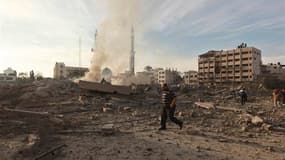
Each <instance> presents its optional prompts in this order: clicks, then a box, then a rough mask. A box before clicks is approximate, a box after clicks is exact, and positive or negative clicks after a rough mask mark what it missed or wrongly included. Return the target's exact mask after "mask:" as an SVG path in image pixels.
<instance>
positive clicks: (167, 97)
mask: <svg viewBox="0 0 285 160" xmlns="http://www.w3.org/2000/svg"><path fill="white" fill-rule="evenodd" d="M161 103H162V105H163V108H162V112H161V127H160V128H159V130H166V120H167V117H168V116H169V119H170V120H171V121H172V122H174V123H175V124H177V125H178V126H179V127H180V129H182V127H183V122H182V121H180V120H178V119H177V118H176V117H174V113H175V109H176V96H175V94H174V93H173V92H172V91H170V90H169V88H168V86H167V84H166V83H164V84H163V85H162V94H161Z"/></svg>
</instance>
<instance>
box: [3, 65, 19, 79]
mask: <svg viewBox="0 0 285 160" xmlns="http://www.w3.org/2000/svg"><path fill="white" fill-rule="evenodd" d="M16 80H17V71H16V70H13V69H12V68H8V69H6V70H4V73H0V82H15V81H16Z"/></svg>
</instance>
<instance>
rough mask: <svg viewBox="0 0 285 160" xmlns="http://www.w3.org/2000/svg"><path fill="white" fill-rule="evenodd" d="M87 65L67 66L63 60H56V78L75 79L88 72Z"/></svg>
mask: <svg viewBox="0 0 285 160" xmlns="http://www.w3.org/2000/svg"><path fill="white" fill-rule="evenodd" d="M88 71H89V69H88V68H86V67H72V66H66V65H65V64H64V63H63V62H56V63H55V66H54V79H57V80H62V79H75V78H80V77H83V76H84V75H85V73H86V72H88Z"/></svg>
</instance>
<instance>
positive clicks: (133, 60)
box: [129, 27, 135, 75]
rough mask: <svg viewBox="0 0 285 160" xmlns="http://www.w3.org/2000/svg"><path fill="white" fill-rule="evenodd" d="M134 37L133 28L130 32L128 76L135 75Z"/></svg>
mask: <svg viewBox="0 0 285 160" xmlns="http://www.w3.org/2000/svg"><path fill="white" fill-rule="evenodd" d="M134 41H135V35H134V27H132V30H131V52H130V66H129V67H130V74H131V75H135V44H134Z"/></svg>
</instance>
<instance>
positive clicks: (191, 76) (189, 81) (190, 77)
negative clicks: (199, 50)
mask: <svg viewBox="0 0 285 160" xmlns="http://www.w3.org/2000/svg"><path fill="white" fill-rule="evenodd" d="M183 81H184V84H186V85H197V84H198V72H197V71H188V72H185V73H184V76H183Z"/></svg>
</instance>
